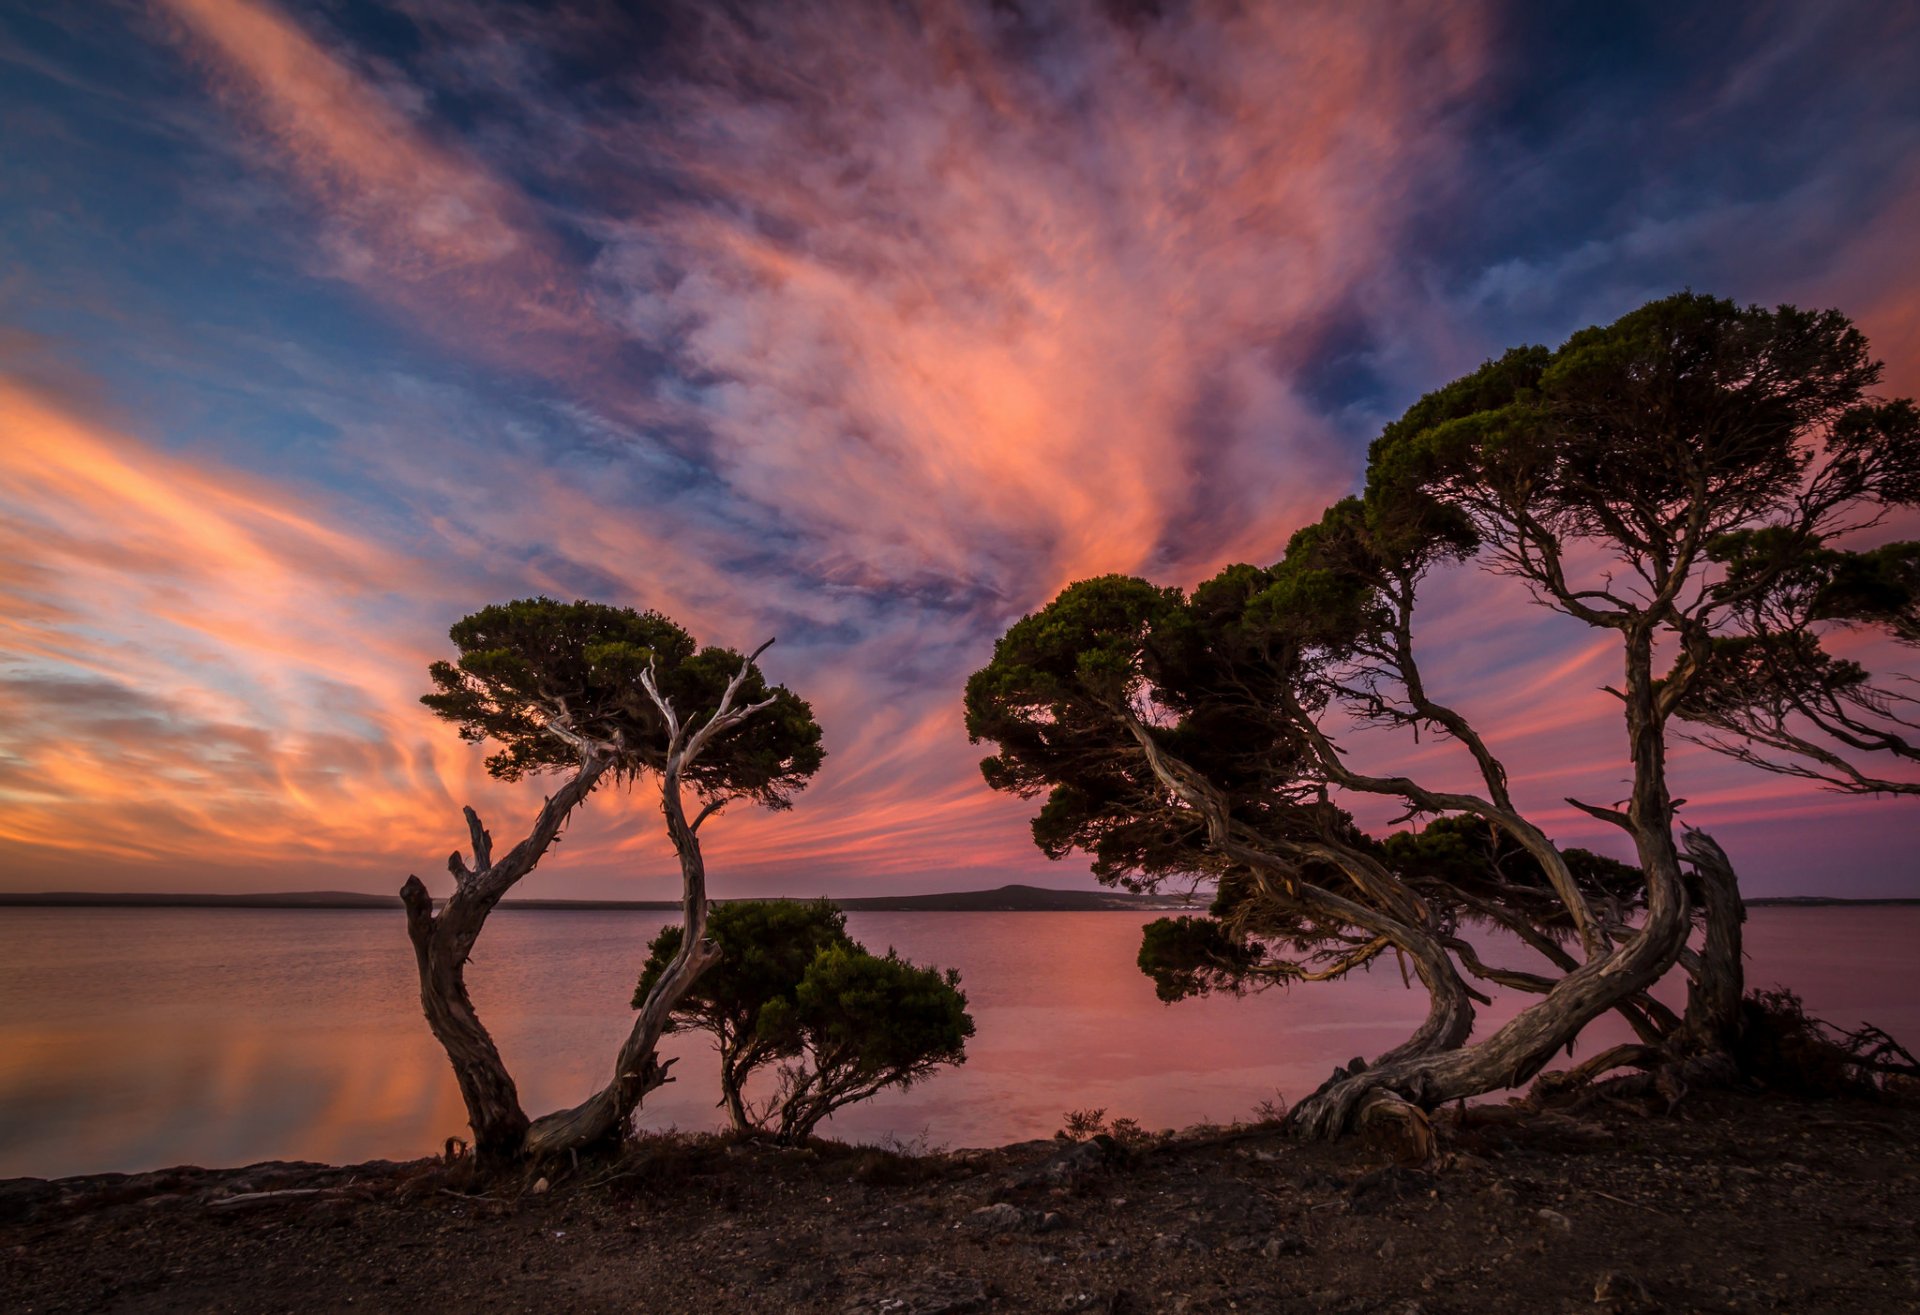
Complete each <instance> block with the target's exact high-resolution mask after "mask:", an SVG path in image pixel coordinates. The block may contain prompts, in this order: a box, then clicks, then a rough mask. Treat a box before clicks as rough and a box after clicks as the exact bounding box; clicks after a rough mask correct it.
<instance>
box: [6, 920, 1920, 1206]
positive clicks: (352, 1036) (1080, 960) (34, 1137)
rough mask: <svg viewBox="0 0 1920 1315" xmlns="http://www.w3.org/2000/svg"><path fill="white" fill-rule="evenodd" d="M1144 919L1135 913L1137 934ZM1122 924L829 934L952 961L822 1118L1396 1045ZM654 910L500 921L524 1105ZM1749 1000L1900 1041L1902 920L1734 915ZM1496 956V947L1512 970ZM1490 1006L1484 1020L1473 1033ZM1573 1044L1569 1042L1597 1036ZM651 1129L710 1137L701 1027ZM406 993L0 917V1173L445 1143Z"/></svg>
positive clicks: (1398, 1026)
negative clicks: (1146, 963)
mask: <svg viewBox="0 0 1920 1315" xmlns="http://www.w3.org/2000/svg"><path fill="white" fill-rule="evenodd" d="M1149 916H1151V915H1149ZM1143 920H1144V919H1143V917H1142V916H1140V915H1135V914H1128V913H856V914H853V915H851V916H850V917H849V918H848V927H849V930H850V931H851V932H852V933H853V934H854V935H855V936H856V937H857V938H859V939H860V940H861V941H863V942H864V943H865V944H866V945H867V946H868V947H869V948H872V949H874V950H876V951H878V950H882V949H884V948H886V947H887V946H889V945H891V946H894V947H896V948H898V949H899V950H900V951H901V952H902V953H903V954H905V955H907V956H909V957H910V958H913V959H915V960H916V961H919V962H923V963H926V962H931V963H937V964H939V965H941V966H942V967H954V968H958V969H959V970H960V972H961V975H962V977H963V978H964V985H965V988H966V991H967V993H968V996H969V998H970V1000H971V1005H972V1011H973V1016H974V1020H975V1022H976V1024H977V1025H978V1028H979V1035H978V1037H977V1038H976V1039H975V1041H974V1042H973V1044H972V1046H971V1047H970V1058H969V1060H968V1062H967V1064H966V1065H965V1066H964V1067H962V1068H958V1069H953V1070H949V1071H946V1072H943V1073H941V1074H940V1075H938V1076H936V1077H935V1078H933V1079H931V1080H930V1081H928V1082H926V1083H924V1084H922V1085H920V1086H917V1087H915V1088H913V1089H912V1090H911V1091H907V1092H890V1093H887V1094H884V1095H882V1096H880V1097H878V1098H876V1099H874V1100H873V1101H870V1102H868V1103H867V1104H865V1105H863V1106H855V1107H853V1108H851V1109H849V1110H847V1111H844V1112H843V1113H842V1114H841V1115H840V1117H839V1118H838V1119H837V1120H836V1121H835V1122H834V1124H833V1125H832V1126H831V1128H830V1129H828V1131H829V1132H830V1133H831V1135H834V1136H837V1137H840V1138H843V1139H847V1140H853V1141H878V1140H882V1139H885V1138H897V1139H901V1140H914V1139H919V1138H924V1139H925V1140H926V1141H927V1142H928V1143H929V1144H931V1145H936V1146H969V1145H989V1144H995V1143H1000V1142H1006V1141H1012V1140H1017V1139H1021V1138H1026V1137H1040V1136H1046V1135H1048V1134H1050V1133H1052V1132H1053V1130H1054V1129H1056V1128H1058V1127H1059V1126H1060V1123H1061V1115H1062V1113H1063V1112H1064V1111H1066V1110H1068V1109H1077V1108H1084V1107H1088V1106H1103V1107H1105V1108H1106V1109H1107V1110H1108V1111H1109V1112H1110V1113H1111V1114H1114V1115H1127V1116H1130V1117H1133V1118H1136V1119H1138V1120H1140V1122H1141V1123H1143V1124H1145V1125H1146V1126H1148V1127H1150V1128H1157V1127H1167V1126H1176V1125H1183V1124H1189V1123H1194V1122H1198V1121H1203V1120H1215V1121H1227V1120H1231V1119H1235V1118H1241V1117H1245V1116H1247V1115H1249V1114H1250V1113H1251V1112H1252V1110H1253V1107H1254V1105H1255V1104H1256V1103H1257V1102H1259V1101H1261V1100H1262V1099H1265V1098H1268V1097H1271V1096H1273V1095H1274V1094H1275V1093H1276V1092H1280V1093H1284V1094H1285V1095H1286V1096H1288V1097H1290V1098H1291V1097H1297V1096H1300V1095H1302V1094H1304V1093H1306V1092H1308V1091H1310V1090H1312V1088H1313V1087H1314V1086H1316V1085H1317V1084H1318V1083H1319V1082H1320V1080H1321V1079H1323V1078H1324V1077H1325V1076H1326V1075H1327V1073H1328V1072H1329V1071H1330V1070H1331V1069H1332V1067H1333V1066H1334V1065H1335V1064H1338V1063H1342V1062H1344V1061H1346V1060H1347V1059H1348V1058H1350V1057H1352V1056H1354V1055H1373V1054H1377V1053H1378V1052H1379V1051H1380V1050H1382V1049H1384V1048H1386V1047H1388V1046H1390V1045H1393V1044H1394V1043H1395V1042H1397V1041H1399V1040H1400V1039H1402V1038H1403V1037H1405V1035H1406V1034H1407V1032H1408V1030H1409V1029H1410V1028H1411V1027H1413V1026H1414V1025H1415V1024H1416V1023H1417V1022H1418V1020H1419V1018H1420V1016H1421V1015H1422V1013H1423V1012H1424V1010H1423V997H1422V996H1421V995H1420V993H1418V992H1417V991H1408V990H1407V989H1405V987H1404V986H1403V985H1402V984H1401V981H1400V977H1399V973H1398V972H1397V971H1396V970H1394V969H1393V968H1392V967H1388V968H1386V969H1384V970H1376V971H1374V972H1372V973H1370V974H1366V973H1362V974H1356V975H1355V976H1353V977H1350V978H1348V979H1347V980H1345V981H1342V982H1332V983H1323V984H1317V985H1311V986H1304V987H1299V988H1296V989H1295V990H1293V991H1292V992H1290V993H1281V992H1275V993H1270V994H1267V995H1263V996H1257V997H1252V998H1248V999H1245V1000H1232V999H1215V1000H1203V1001H1189V1002H1187V1003H1184V1004H1180V1005H1173V1006H1167V1005H1162V1004H1160V1003H1159V1002H1158V1001H1157V1000H1155V999H1154V996H1153V989H1152V986H1151V985H1150V984H1149V983H1148V981H1147V980H1146V979H1145V978H1144V977H1142V976H1141V975H1140V973H1139V972H1138V970H1136V969H1135V968H1134V966H1133V957H1134V953H1135V951H1136V949H1137V948H1138V943H1139V929H1140V924H1141V922H1142V921H1143ZM661 922H662V915H659V914H650V913H556V912H521V913H516V912H511V911H508V912H502V913H498V914H496V915H495V916H494V918H493V920H492V921H491V922H490V923H489V924H488V926H487V931H486V935H485V937H484V938H483V940H482V942H481V951H482V952H481V954H480V956H479V958H478V959H477V960H476V961H475V963H474V965H473V967H472V968H471V969H470V970H469V978H470V981H471V983H472V985H473V990H474V995H475V997H476V1002H477V1003H478V1005H479V1007H480V1010H481V1015H482V1017H483V1018H484V1019H486V1021H487V1023H488V1025H489V1026H490V1027H491V1028H492V1029H493V1032H494V1035H495V1036H496V1038H498V1040H499V1041H500V1044H501V1047H502V1049H503V1050H504V1051H505V1053H506V1056H507V1060H508V1063H509V1064H510V1066H511V1067H512V1069H513V1071H514V1074H515V1076H516V1077H517V1078H518V1079H519V1081H520V1084H521V1093H522V1097H523V1100H524V1103H525V1104H526V1106H527V1108H528V1109H529V1111H531V1112H534V1113H542V1112H545V1111H547V1110H549V1109H554V1108H557V1107H559V1106H561V1105H563V1104H569V1103H572V1102H574V1101H576V1100H579V1099H580V1098H582V1097H584V1096H586V1095H587V1094H589V1093H590V1092H591V1091H593V1090H594V1089H595V1088H596V1087H597V1086H598V1085H599V1084H600V1083H601V1081H602V1080H603V1079H604V1076H605V1068H606V1066H607V1065H609V1064H610V1063H611V1061H612V1056H613V1053H614V1051H615V1049H616V1048H617V1047H618V1045H619V1042H620V1039H621V1038H622V1037H623V1036H624V1035H625V1033H626V1029H627V1026H628V1024H629V1022H630V1020H631V1013H630V1011H629V1010H628V1009H627V1007H626V1002H627V1000H628V998H629V997H630V995H631V993H632V985H633V979H634V975H635V972H636V970H637V967H638V965H639V963H640V962H641V959H642V958H643V955H644V951H643V947H644V946H645V944H646V942H647V940H648V939H649V938H650V937H651V936H652V935H653V933H654V932H655V931H656V930H657V929H658V927H659V926H660V925H661ZM1748 951H1749V958H1750V963H1749V969H1748V971H1749V980H1750V981H1751V982H1752V983H1753V984H1755V985H1771V984H1774V983H1776V982H1779V983H1785V984H1788V985H1791V986H1793V987H1794V988H1795V989H1797V990H1798V991H1800V992H1801V994H1802V995H1804V996H1805V998H1806V1000H1807V1002H1808V1005H1809V1007H1810V1008H1811V1009H1812V1010H1813V1011H1814V1012H1816V1013H1818V1014H1820V1015H1822V1016H1824V1017H1827V1018H1830V1019H1832V1020H1833V1021H1835V1022H1841V1023H1855V1022H1857V1021H1859V1020H1861V1019H1862V1018H1865V1019H1867V1020H1870V1021H1872V1022H1875V1023H1878V1024H1880V1025H1881V1026H1883V1027H1886V1028H1888V1029H1889V1030H1891V1031H1892V1032H1893V1033H1894V1035H1896V1036H1898V1037H1901V1038H1902V1039H1903V1040H1905V1041H1906V1042H1907V1044H1908V1045H1909V1046H1912V1045H1914V1043H1915V1040H1916V1039H1920V909H1911V908H1864V909H1861V908H1856V909H1844V908H1841V909H1759V910H1755V911H1754V914H1753V917H1752V920H1751V921H1750V922H1749V924H1748ZM1507 957H1508V960H1509V961H1511V962H1521V961H1522V960H1523V956H1521V955H1519V954H1517V953H1516V954H1510V955H1508V956H1507ZM1518 1003H1519V1002H1517V1001H1512V1000H1506V1001H1500V1002H1498V1003H1497V1004H1496V1007H1495V1008H1494V1009H1492V1010H1486V1011H1483V1022H1482V1024H1481V1031H1482V1033H1483V1034H1484V1032H1485V1031H1486V1030H1488V1028H1489V1026H1490V1025H1491V1024H1492V1023H1494V1022H1497V1021H1498V1020H1499V1019H1501V1018H1505V1017H1507V1016H1510V1014H1511V1013H1512V1012H1513V1010H1514V1009H1515V1008H1517V1007H1518ZM1619 1035H1620V1034H1619V1032H1617V1031H1610V1030H1604V1029H1596V1030H1595V1032H1594V1033H1593V1034H1592V1036H1591V1039H1590V1040H1589V1041H1587V1042H1583V1046H1588V1045H1594V1044H1599V1043H1601V1042H1604V1041H1607V1040H1610V1039H1618V1036H1619ZM670 1053H676V1054H680V1055H683V1056H684V1058H683V1059H682V1061H681V1063H680V1064H679V1066H678V1067H677V1068H676V1070H675V1072H676V1073H677V1074H678V1075H679V1080H678V1081H677V1082H675V1083H674V1084H673V1085H671V1086H668V1087H666V1088H664V1089H662V1090H660V1091H656V1092H654V1093H653V1094H652V1096H650V1097H649V1099H648V1102H647V1105H646V1108H645V1110H644V1111H643V1113H642V1121H643V1122H644V1123H645V1124H647V1125H648V1126H651V1127H667V1126H678V1127H680V1128H706V1127H714V1126H718V1124H719V1116H718V1111H716V1110H715V1109H714V1107H713V1102H714V1100H715V1099H716V1097H717V1094H718V1093H717V1088H716V1085H715V1077H714V1069H715V1061H714V1058H713V1054H712V1051H711V1050H710V1049H709V1048H708V1046H707V1044H706V1042H705V1039H704V1036H693V1037H685V1038H674V1039H672V1040H671V1041H670ZM464 1123H465V1120H464V1118H463V1115H462V1111H461V1106H460V1099H459V1093H458V1092H457V1090H456V1089H455V1087H454V1084H453V1079H452V1077H451V1076H450V1075H449V1073H448V1070H447V1066H446V1061H445V1058H444V1056H443V1055H442V1054H441V1052H440V1050H439V1048H438V1046H437V1045H436V1044H435V1043H434V1041H433V1039H432V1037H431V1036H430V1035H429V1034H428V1032H427V1029H426V1024H425V1023H424V1021H422V1019H421V1017H420V1014H419V1005H418V1001H417V999H416V996H415V980H414V975H413V956H412V954H411V952H410V950H409V948H408V946H407V941H406V933H405V928H404V924H403V921H402V918H401V916H400V914H399V913H398V912H397V911H396V912H338V913H334V912H271V911H256V910H198V909H158V910H148V909H99V910H91V909H90V910H81V909H8V910H5V911H0V1177H5V1176H12V1175H23V1174H32V1175H41V1176H53V1175H64V1174H76V1173H89V1172H96V1171H102V1170H134V1169H146V1168H155V1167H159V1166H164V1165H171V1164H181V1163H197V1164H207V1165H219V1164H241V1163H246V1162H249V1161H253V1160H261V1159H314V1160H330V1161H335V1162H342V1161H353V1160H362V1159H368V1158H374V1157H390V1158H407V1157H412V1156H417V1155H421V1154H425V1153H428V1152H430V1151H433V1150H435V1149H437V1148H438V1146H439V1144H440V1141H441V1139H443V1138H444V1137H446V1136H448V1135H450V1134H458V1133H461V1132H463V1131H464Z"/></svg>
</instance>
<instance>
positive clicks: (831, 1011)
mask: <svg viewBox="0 0 1920 1315" xmlns="http://www.w3.org/2000/svg"><path fill="white" fill-rule="evenodd" d="M760 1026H761V1029H762V1030H763V1031H764V1032H765V1033H766V1034H767V1035H769V1036H772V1037H775V1038H779V1039H780V1040H779V1042H778V1044H781V1045H784V1046H787V1047H790V1048H791V1050H792V1052H793V1053H795V1054H797V1055H798V1056H799V1057H800V1062H798V1063H795V1064H791V1065H789V1066H787V1067H785V1068H783V1069H782V1070H781V1074H780V1090H779V1092H778V1093H777V1094H776V1096H775V1098H774V1102H773V1107H772V1110H771V1111H770V1113H771V1115H772V1118H773V1120H774V1122H775V1125H776V1126H775V1133H774V1135H775V1138H776V1139H777V1140H779V1141H781V1142H783V1143H785V1144H787V1145H799V1144H800V1143H803V1142H805V1141H806V1140H807V1139H808V1138H809V1137H811V1136H812V1135H813V1132H814V1129H815V1128H816V1127H818V1126H819V1124H820V1121H821V1120H822V1119H825V1118H826V1117H827V1116H828V1115H830V1114H832V1113H833V1112H834V1111H835V1110H839V1109H844V1108H846V1107H847V1106H848V1105H851V1104H853V1103H854V1102H856V1101H862V1100H865V1099H867V1098H868V1097H869V1096H873V1095H875V1094H877V1093H879V1092H881V1091H883V1090H885V1089H886V1088H888V1087H909V1086H912V1085H913V1084H914V1083H915V1082H918V1081H919V1080H920V1079H921V1078H923V1077H926V1076H927V1075H928V1074H930V1073H932V1072H933V1071H934V1070H935V1069H936V1068H941V1067H944V1066H946V1065H948V1064H962V1063H965V1062H966V1058H967V1053H966V1044H967V1038H968V1037H970V1036H972V1035H973V1017H972V1016H971V1015H970V1014H968V1013H967V997H966V994H965V993H964V992H963V991H961V989H960V974H959V973H957V972H955V971H954V970H952V969H948V970H947V971H946V972H944V973H943V972H941V971H940V970H939V969H937V968H922V967H919V966H917V965H915V964H911V963H908V962H907V961H906V960H904V959H902V958H900V957H899V956H897V955H896V954H894V952H893V951H892V950H888V951H887V953H886V954H884V955H877V954H869V953H867V951H866V950H865V949H863V948H862V947H861V946H859V945H854V944H848V945H833V946H829V947H828V948H827V949H824V950H822V951H821V952H820V953H819V954H818V955H817V956H815V958H814V961H813V962H812V963H811V964H810V965H808V967H807V973H806V976H805V977H803V978H802V979H801V981H800V985H799V988H798V989H797V990H796V991H795V992H794V994H793V998H792V999H791V1000H787V999H780V1000H775V1001H771V1002H769V1003H768V1005H767V1006H766V1009H765V1012H764V1014H763V1016H762V1019H761V1024H760Z"/></svg>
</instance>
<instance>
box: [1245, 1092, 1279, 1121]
mask: <svg viewBox="0 0 1920 1315" xmlns="http://www.w3.org/2000/svg"><path fill="white" fill-rule="evenodd" d="M1286 1120H1287V1097H1286V1094H1285V1093H1284V1092H1279V1091H1276V1092H1274V1093H1273V1094H1272V1095H1271V1096H1268V1097H1267V1098H1266V1099H1265V1100H1260V1101H1256V1102H1254V1106H1253V1121H1254V1122H1255V1123H1285V1122H1286Z"/></svg>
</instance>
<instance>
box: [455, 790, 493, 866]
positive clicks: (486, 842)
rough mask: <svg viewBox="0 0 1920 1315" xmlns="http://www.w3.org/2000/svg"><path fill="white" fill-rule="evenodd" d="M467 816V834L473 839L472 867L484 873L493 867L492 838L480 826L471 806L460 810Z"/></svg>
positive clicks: (477, 815) (476, 814)
mask: <svg viewBox="0 0 1920 1315" xmlns="http://www.w3.org/2000/svg"><path fill="white" fill-rule="evenodd" d="M461 811H462V812H464V813H465V814H466V815H467V834H468V835H469V836H471V837H472V838H473V866H474V867H475V868H476V869H478V870H479V871H481V872H485V871H486V870H487V869H488V868H490V867H492V866H493V836H492V835H491V834H489V833H488V831H487V829H486V828H485V827H484V826H481V825H480V814H478V813H476V812H474V811H473V807H472V805H468V806H467V807H465V808H463V809H461Z"/></svg>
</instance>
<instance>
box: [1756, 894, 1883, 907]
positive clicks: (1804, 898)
mask: <svg viewBox="0 0 1920 1315" xmlns="http://www.w3.org/2000/svg"><path fill="white" fill-rule="evenodd" d="M1878 904H1901V905H1917V904H1920V899H1834V898H1833V897H1831V896H1828V895H1762V896H1761V897H1760V898H1759V899H1750V900H1748V901H1747V907H1748V908H1750V909H1768V908H1772V909H1823V908H1827V907H1828V906H1830V905H1842V906H1845V907H1848V908H1853V907H1857V906H1865V905H1878Z"/></svg>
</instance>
